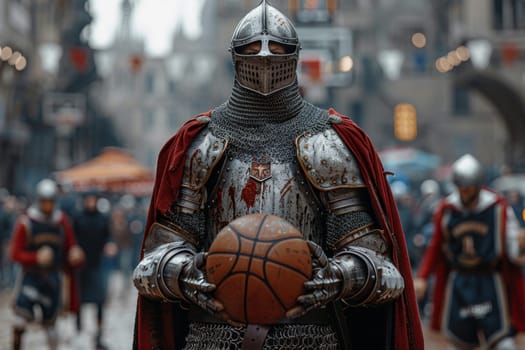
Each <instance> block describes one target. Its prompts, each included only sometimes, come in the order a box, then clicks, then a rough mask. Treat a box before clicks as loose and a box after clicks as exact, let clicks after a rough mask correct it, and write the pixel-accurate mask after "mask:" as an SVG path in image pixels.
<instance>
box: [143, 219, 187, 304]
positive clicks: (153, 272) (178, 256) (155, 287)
mask: <svg viewBox="0 0 525 350" xmlns="http://www.w3.org/2000/svg"><path fill="white" fill-rule="evenodd" d="M168 237H169V239H170V240H171V242H169V243H166V240H167V239H168ZM155 243H157V244H155ZM145 247H146V251H145V254H144V257H143V258H142V260H141V261H140V262H139V264H138V265H137V267H136V268H135V270H134V271H133V283H134V285H135V287H136V288H137V290H138V292H139V294H140V295H142V296H145V297H148V298H152V299H159V300H164V301H174V300H183V299H184V295H183V293H182V292H181V290H180V288H179V283H178V281H179V277H180V274H181V272H182V270H183V268H184V266H185V265H186V264H187V263H189V262H190V261H191V260H192V259H193V256H194V255H195V254H196V248H195V247H194V246H193V245H192V244H190V243H188V242H187V241H185V240H184V239H183V238H182V237H181V236H178V235H177V233H175V232H173V231H169V230H168V229H167V228H166V227H165V226H162V225H159V224H158V223H155V224H153V226H152V227H151V230H150V232H149V234H148V238H147V240H146V242H145Z"/></svg>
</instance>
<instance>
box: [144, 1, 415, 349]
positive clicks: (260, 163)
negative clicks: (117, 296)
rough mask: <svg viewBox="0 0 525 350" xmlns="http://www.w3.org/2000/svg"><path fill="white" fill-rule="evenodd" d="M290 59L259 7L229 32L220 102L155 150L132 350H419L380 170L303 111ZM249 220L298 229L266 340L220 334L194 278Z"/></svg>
mask: <svg viewBox="0 0 525 350" xmlns="http://www.w3.org/2000/svg"><path fill="white" fill-rule="evenodd" d="M299 47H300V44H299V39H298V37H297V34H296V31H295V28H294V26H293V24H292V23H291V21H290V20H289V19H288V18H287V17H285V16H284V15H283V14H282V13H281V12H279V11H278V10H277V9H276V8H274V7H272V6H270V5H269V4H267V3H266V1H262V3H261V4H260V5H259V6H257V7H256V8H255V9H253V10H252V11H250V12H249V13H248V14H247V15H246V16H245V17H244V18H243V19H242V20H241V21H240V22H239V24H238V25H237V28H236V29H235V31H234V34H233V39H232V44H231V48H230V49H231V52H232V58H233V62H234V65H235V72H236V73H235V82H234V86H233V90H232V94H231V96H230V98H229V99H228V101H226V102H225V103H224V104H223V105H221V106H218V107H217V108H215V109H213V110H212V111H209V112H208V113H205V114H202V115H199V116H197V117H195V118H193V119H191V120H190V121H188V122H187V123H186V124H185V125H184V126H183V127H182V128H181V129H180V130H179V131H178V132H177V134H176V135H175V136H174V137H173V138H172V139H170V140H169V141H168V142H167V144H166V145H165V146H164V147H163V149H162V150H161V152H160V155H159V159H158V163H157V176H156V183H155V187H154V191H153V196H152V200H151V205H150V211H149V215H148V222H147V227H146V233H145V237H144V241H143V254H142V256H141V261H140V262H139V264H138V266H137V267H136V269H135V271H134V283H135V286H136V288H137V289H138V291H139V298H138V303H137V317H136V323H135V326H136V329H135V339H134V348H135V349H170V350H171V349H185V350H190V349H209V350H220V349H254V350H255V349H288V350H289V349H296V350H299V349H301V350H310V349H312V350H313V349H397V350H422V349H423V337H422V331H421V325H420V320H419V313H418V311H417V306H416V299H415V294H414V290H413V285H412V275H411V269H410V264H409V260H408V255H407V251H406V246H405V242H404V235H403V231H402V228H401V225H400V222H399V216H398V213H397V209H396V206H395V203H394V200H393V197H392V193H391V192H390V188H389V186H388V182H387V180H386V176H385V171H384V170H383V166H382V164H381V162H380V160H379V157H378V155H377V153H376V151H375V149H374V147H373V145H372V143H371V141H370V139H369V138H368V136H367V135H366V134H365V133H364V132H363V130H361V129H360V128H359V127H358V126H357V125H356V124H355V123H354V122H353V121H351V120H350V119H349V118H348V117H346V116H343V115H341V114H338V113H337V112H336V111H334V110H332V109H330V110H323V109H320V108H317V107H315V106H313V105H312V104H310V103H308V102H307V101H305V100H304V99H303V98H302V97H301V95H300V93H299V87H298V84H297V77H296V68H297V62H298V54H299ZM253 213H264V214H272V215H276V216H280V217H281V218H283V219H285V220H286V221H288V222H290V223H291V224H292V225H294V226H295V227H297V228H298V229H299V231H300V232H302V234H303V235H304V237H305V239H307V240H308V242H309V246H310V248H311V251H312V256H313V260H314V266H313V270H314V273H313V277H312V279H311V280H310V281H308V282H306V283H305V292H304V295H302V296H300V297H299V298H298V300H297V306H296V307H294V308H292V309H291V310H288V313H287V317H286V318H284V319H283V320H282V321H279V322H277V323H276V324H273V325H270V326H261V325H253V324H247V325H244V324H239V323H237V322H235V320H231V319H230V317H229V315H228V314H227V312H226V311H225V310H224V308H223V305H222V303H221V302H220V301H219V300H216V299H215V298H214V297H213V290H214V288H215V286H214V285H213V284H211V283H209V282H208V281H207V280H206V276H205V273H204V271H203V269H202V266H203V263H204V261H205V259H206V251H207V249H208V248H209V246H210V244H211V242H213V239H214V238H215V236H216V235H217V233H218V232H219V231H220V230H221V229H222V228H223V227H224V226H225V225H227V224H228V223H229V222H231V221H233V220H234V219H236V218H238V217H241V216H244V215H249V214H253ZM371 306H373V307H371Z"/></svg>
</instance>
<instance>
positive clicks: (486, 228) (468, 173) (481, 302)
mask: <svg viewBox="0 0 525 350" xmlns="http://www.w3.org/2000/svg"><path fill="white" fill-rule="evenodd" d="M452 177H453V182H454V184H455V185H456V187H457V191H455V192H453V193H452V194H450V195H449V196H448V197H446V198H445V199H444V200H442V202H441V203H440V205H439V207H438V209H437V212H436V214H435V218H434V234H433V237H432V241H431V243H430V246H429V247H428V249H427V251H426V252H425V255H424V257H423V260H422V262H421V265H420V268H419V271H418V273H417V278H416V279H415V289H416V293H417V296H418V297H423V296H424V294H425V292H426V291H427V279H428V278H429V276H430V275H431V274H433V273H435V274H436V281H435V288H434V292H433V310H432V316H431V324H430V326H431V328H432V329H434V330H438V331H439V330H441V331H442V332H443V334H444V335H445V336H446V337H447V338H448V339H449V340H450V343H451V344H452V346H453V348H454V349H477V348H478V347H479V346H483V348H487V349H497V350H514V349H517V348H516V344H515V341H514V335H515V332H516V331H523V330H525V300H524V298H525V293H524V283H523V282H524V281H523V275H522V273H521V269H520V266H519V265H520V264H523V263H525V244H524V242H523V237H520V233H519V225H518V222H517V219H516V216H515V214H514V212H513V211H512V208H511V207H510V206H509V205H508V204H507V203H506V201H505V200H504V198H503V196H501V195H500V194H497V193H495V192H493V191H492V190H490V189H488V188H486V187H483V168H482V166H481V164H480V163H479V161H478V160H477V159H476V158H474V157H473V156H472V155H470V154H466V155H464V156H462V157H460V158H459V159H458V160H457V161H456V162H454V164H453V165H452Z"/></svg>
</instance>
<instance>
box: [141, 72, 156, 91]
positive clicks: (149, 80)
mask: <svg viewBox="0 0 525 350" xmlns="http://www.w3.org/2000/svg"><path fill="white" fill-rule="evenodd" d="M144 85H145V86H144V88H145V90H146V93H147V94H153V93H154V92H155V77H154V76H153V74H152V73H151V72H150V73H148V74H146V77H145V81H144Z"/></svg>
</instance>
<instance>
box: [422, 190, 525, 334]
mask: <svg viewBox="0 0 525 350" xmlns="http://www.w3.org/2000/svg"><path fill="white" fill-rule="evenodd" d="M498 202H499V203H500V204H502V205H503V206H504V210H503V211H502V214H503V215H504V217H503V219H502V220H500V222H501V225H502V228H501V232H502V235H503V237H502V242H506V239H505V231H506V224H507V222H506V216H505V213H506V212H507V211H506V210H507V206H508V205H507V204H506V202H505V200H504V199H503V197H501V196H499V195H498ZM452 208H453V206H452V205H451V204H449V203H447V202H446V201H445V200H443V201H442V202H441V204H440V206H439V207H438V209H437V211H436V214H435V216H434V233H433V236H432V241H431V242H430V245H429V247H428V248H427V251H426V252H425V255H424V256H423V260H422V261H421V265H420V267H419V270H418V273H417V276H418V277H420V278H424V279H428V277H429V276H430V275H431V274H432V273H435V276H436V280H435V284H434V291H433V298H432V299H433V308H432V316H431V322H430V327H431V328H432V329H434V330H436V331H439V330H441V321H442V315H443V310H444V307H445V305H444V304H443V301H444V299H445V289H446V285H447V279H448V273H449V272H450V269H449V268H448V266H447V264H446V258H445V255H444V252H443V248H442V245H443V229H442V227H441V221H442V220H443V215H444V214H445V212H446V211H448V210H450V209H452ZM503 247H504V249H505V247H506V245H505V244H503ZM501 272H502V276H503V280H504V282H505V285H506V286H507V287H508V288H507V295H508V298H509V299H508V300H509V306H510V314H511V320H512V324H513V326H514V327H515V328H516V330H517V331H519V332H523V331H525V283H524V278H523V273H522V271H521V268H520V267H519V266H517V265H515V264H513V263H511V262H510V261H509V259H508V258H507V257H506V255H505V254H504V257H503V261H502V269H501Z"/></svg>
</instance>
